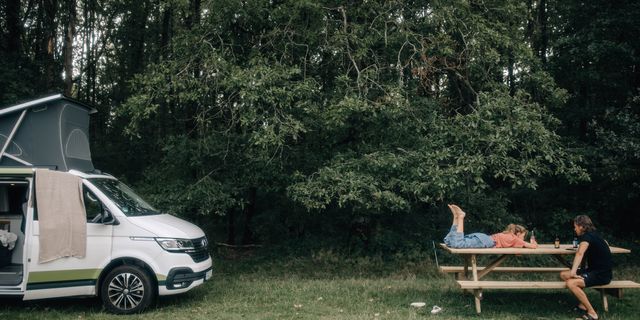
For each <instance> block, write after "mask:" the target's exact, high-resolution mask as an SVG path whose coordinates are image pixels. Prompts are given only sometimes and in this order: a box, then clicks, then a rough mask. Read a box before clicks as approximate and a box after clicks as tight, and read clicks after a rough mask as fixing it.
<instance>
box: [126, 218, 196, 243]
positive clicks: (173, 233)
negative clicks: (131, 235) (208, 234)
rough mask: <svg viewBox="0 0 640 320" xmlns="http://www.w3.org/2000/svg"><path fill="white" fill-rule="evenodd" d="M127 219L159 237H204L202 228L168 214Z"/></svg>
mask: <svg viewBox="0 0 640 320" xmlns="http://www.w3.org/2000/svg"><path fill="white" fill-rule="evenodd" d="M129 221H130V222H131V223H132V224H135V225H137V226H138V227H140V228H142V229H145V230H148V231H149V232H151V233H153V234H155V235H156V236H157V237H161V238H162V237H168V238H182V239H195V238H201V237H204V232H203V231H202V229H200V228H198V227H197V226H195V225H194V224H192V223H190V222H187V221H184V220H182V219H180V218H178V217H175V216H172V215H169V214H159V215H155V216H143V217H130V218H129Z"/></svg>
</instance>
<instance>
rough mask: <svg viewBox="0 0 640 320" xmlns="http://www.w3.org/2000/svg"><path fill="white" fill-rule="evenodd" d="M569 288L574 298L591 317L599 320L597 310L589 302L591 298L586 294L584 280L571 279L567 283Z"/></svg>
mask: <svg viewBox="0 0 640 320" xmlns="http://www.w3.org/2000/svg"><path fill="white" fill-rule="evenodd" d="M566 283H567V288H569V290H570V291H571V293H573V295H574V296H576V298H577V299H578V301H580V304H581V305H583V306H584V307H585V308H586V309H587V313H588V314H589V315H591V316H592V317H593V318H595V319H597V318H598V314H597V313H596V310H595V309H593V306H592V305H591V302H589V298H587V294H586V293H585V292H584V290H583V289H584V287H585V284H584V280H582V279H569V280H567V281H566Z"/></svg>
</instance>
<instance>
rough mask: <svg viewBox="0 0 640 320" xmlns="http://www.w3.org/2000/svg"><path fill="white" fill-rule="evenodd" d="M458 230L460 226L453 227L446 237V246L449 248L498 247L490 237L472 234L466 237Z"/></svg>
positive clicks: (482, 234)
mask: <svg viewBox="0 0 640 320" xmlns="http://www.w3.org/2000/svg"><path fill="white" fill-rule="evenodd" d="M457 228H458V226H456V225H455V224H454V225H452V226H451V229H450V230H449V233H447V235H446V236H445V237H444V244H446V245H447V247H449V248H493V247H495V246H496V243H495V242H494V241H493V239H491V237H490V236H489V235H486V234H484V233H472V234H468V235H466V236H465V235H464V233H463V232H458V231H456V229H457Z"/></svg>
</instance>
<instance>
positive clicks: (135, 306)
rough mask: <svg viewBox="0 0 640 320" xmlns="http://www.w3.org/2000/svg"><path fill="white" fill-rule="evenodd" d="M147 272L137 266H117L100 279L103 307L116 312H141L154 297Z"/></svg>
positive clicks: (154, 293)
mask: <svg viewBox="0 0 640 320" xmlns="http://www.w3.org/2000/svg"><path fill="white" fill-rule="evenodd" d="M155 297H156V292H155V290H154V288H153V287H152V281H151V278H150V277H149V275H148V274H147V272H145V271H144V270H143V269H141V268H140V267H137V266H132V265H127V266H119V267H116V268H115V269H113V270H111V272H109V274H107V276H106V277H105V278H104V279H103V280H102V284H101V286H100V298H101V299H102V304H103V305H104V307H105V309H107V310H108V311H109V312H112V313H116V314H131V313H137V312H141V311H142V310H144V309H145V308H147V307H148V306H149V305H150V304H151V302H152V301H153V300H154V299H155Z"/></svg>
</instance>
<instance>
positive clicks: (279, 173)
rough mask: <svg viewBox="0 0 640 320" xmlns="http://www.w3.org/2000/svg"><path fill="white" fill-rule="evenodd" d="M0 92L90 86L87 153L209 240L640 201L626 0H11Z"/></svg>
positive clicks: (400, 239) (372, 237)
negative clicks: (93, 109)
mask: <svg viewBox="0 0 640 320" xmlns="http://www.w3.org/2000/svg"><path fill="white" fill-rule="evenodd" d="M0 10H2V12H3V15H2V17H1V20H0V26H1V28H0V29H1V30H3V32H2V34H1V35H0V60H1V61H2V65H0V72H2V74H3V77H2V79H0V88H1V89H0V101H2V104H3V105H9V104H11V103H13V102H15V101H19V100H21V99H28V98H31V97H33V96H36V95H39V94H42V93H43V92H46V91H64V92H66V93H67V94H69V95H72V96H74V97H77V98H79V99H81V100H86V101H88V102H90V103H93V104H95V105H96V106H97V107H98V109H99V110H100V114H99V116H97V117H95V118H94V119H93V123H92V140H93V141H92V153H93V154H94V162H95V163H96V166H97V167H99V168H101V169H104V170H106V171H109V172H112V173H113V174H115V175H117V176H119V177H121V178H123V179H124V180H125V181H128V182H129V183H131V184H134V185H136V186H137V187H138V189H140V190H141V191H142V192H143V193H144V194H145V195H146V196H147V197H148V198H150V200H151V201H152V202H153V203H155V204H156V205H157V206H158V207H160V208H162V209H164V210H167V211H169V212H172V213H175V214H178V215H182V216H184V217H187V218H189V219H192V220H197V221H198V222H199V224H201V225H202V226H204V227H205V228H206V229H207V230H208V232H209V233H210V235H211V236H212V237H213V238H215V239H216V240H218V241H222V242H227V243H232V244H240V243H244V244H248V243H294V242H295V243H301V241H304V240H312V241H314V243H316V244H317V245H323V246H340V247H345V246H346V247H350V248H355V249H358V250H360V249H363V248H364V249H367V250H389V251H396V250H402V249H406V248H408V247H412V246H418V247H419V246H424V245H427V244H430V241H429V240H430V239H438V238H440V237H441V235H442V233H443V230H444V228H445V227H446V226H447V224H448V223H449V221H448V220H449V217H450V216H449V215H448V214H447V213H446V212H445V211H446V210H445V209H444V208H446V206H444V205H443V204H445V203H448V202H456V203H460V204H461V205H462V206H463V207H464V208H466V209H468V211H469V213H470V217H469V220H470V223H471V224H470V225H469V226H468V227H467V228H474V229H480V230H485V231H487V232H491V231H494V230H498V229H501V228H502V227H503V225H505V224H506V223H507V222H513V221H515V222H521V223H525V224H527V225H528V226H530V227H533V228H536V230H539V235H540V236H544V235H547V236H550V235H553V234H562V235H565V237H566V238H569V237H570V236H571V235H570V228H569V227H568V223H567V222H568V221H569V219H570V218H571V217H572V216H574V215H575V214H577V213H587V214H590V215H593V216H594V217H595V218H596V223H597V224H598V225H600V226H602V227H603V229H604V230H605V232H607V233H610V234H613V233H616V234H617V235H618V236H619V237H621V238H625V237H635V235H636V234H637V231H636V230H634V228H633V226H634V225H638V222H640V221H639V220H638V219H640V218H638V216H637V215H635V214H634V213H637V208H638V207H639V205H640V203H639V202H640V201H639V200H640V186H639V181H640V179H639V178H640V174H639V173H640V172H639V170H638V169H639V164H640V162H639V159H640V147H639V146H640V141H639V140H638V139H639V138H638V137H639V136H638V133H639V131H640V122H639V120H640V118H639V111H640V110H639V106H640V102H639V100H640V98H639V97H640V94H639V93H638V87H639V86H640V76H639V71H638V66H639V63H640V61H639V57H638V50H639V49H640V42H639V41H640V40H638V38H637V36H636V35H637V34H638V32H639V31H640V30H638V29H639V28H640V26H638V24H637V23H636V20H637V17H638V16H640V5H638V4H636V3H634V2H633V1H622V2H616V3H609V2H607V1H590V2H588V3H585V2H581V1H555V0H538V1H534V0H528V1H508V0H491V1H463V0H457V1H349V2H346V3H345V2H342V1H308V0H303V1H293V0H283V1H241V0H209V1H206V0H156V1H151V0H143V1H136V2H127V1H112V0H110V1H107V0H104V1H98V0H47V1H28V2H26V1H22V2H13V1H10V2H7V3H4V2H3V3H2V4H0Z"/></svg>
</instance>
